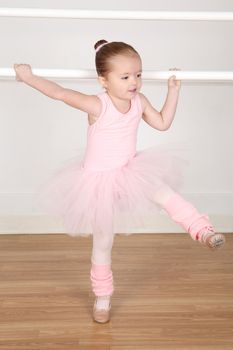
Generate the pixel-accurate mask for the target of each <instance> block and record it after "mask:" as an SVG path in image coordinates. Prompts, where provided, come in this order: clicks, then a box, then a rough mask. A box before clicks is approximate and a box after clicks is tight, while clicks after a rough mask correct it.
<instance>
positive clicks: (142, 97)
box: [138, 92, 150, 112]
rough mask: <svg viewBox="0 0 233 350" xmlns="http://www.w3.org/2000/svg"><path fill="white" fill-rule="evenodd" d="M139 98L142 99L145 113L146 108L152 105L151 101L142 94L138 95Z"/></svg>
mask: <svg viewBox="0 0 233 350" xmlns="http://www.w3.org/2000/svg"><path fill="white" fill-rule="evenodd" d="M138 96H139V98H140V102H141V106H142V112H144V111H145V109H146V107H147V106H148V105H150V102H149V100H148V99H147V97H146V96H145V95H143V94H142V93H141V92H139V93H138Z"/></svg>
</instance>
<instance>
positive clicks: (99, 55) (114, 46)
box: [94, 39, 140, 76]
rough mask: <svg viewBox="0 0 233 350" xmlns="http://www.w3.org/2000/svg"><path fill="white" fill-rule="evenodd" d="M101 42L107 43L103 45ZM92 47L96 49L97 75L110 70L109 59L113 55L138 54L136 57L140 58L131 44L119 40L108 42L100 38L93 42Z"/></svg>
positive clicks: (104, 74)
mask: <svg viewBox="0 0 233 350" xmlns="http://www.w3.org/2000/svg"><path fill="white" fill-rule="evenodd" d="M103 44H107V45H103ZM101 45H103V46H102V47H100V48H99V50H97V49H98V47H99V46H101ZM94 48H95V50H97V52H96V55H95V66H96V71H97V74H98V75H99V76H106V74H107V73H109V72H110V71H111V67H110V60H111V58H113V57H114V56H117V55H127V56H134V55H138V57H139V58H140V55H139V53H138V52H137V51H136V50H135V49H134V48H133V47H132V46H131V45H129V44H126V43H124V42H121V41H111V42H108V41H107V40H104V39H102V40H99V41H97V42H96V43H95V45H94Z"/></svg>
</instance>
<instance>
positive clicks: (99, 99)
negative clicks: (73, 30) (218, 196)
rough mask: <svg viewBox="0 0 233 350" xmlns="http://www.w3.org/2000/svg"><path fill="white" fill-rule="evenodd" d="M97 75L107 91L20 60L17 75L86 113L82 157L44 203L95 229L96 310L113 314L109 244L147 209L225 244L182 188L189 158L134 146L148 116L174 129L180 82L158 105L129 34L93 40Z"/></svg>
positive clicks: (86, 231) (68, 220)
mask: <svg viewBox="0 0 233 350" xmlns="http://www.w3.org/2000/svg"><path fill="white" fill-rule="evenodd" d="M94 47H95V51H96V56H95V62H96V70H97V74H98V79H99V82H100V84H101V85H102V87H103V88H104V92H101V93H99V94H97V95H86V94H83V93H81V92H78V91H73V90H71V89H66V88H63V87H61V86H60V85H58V84H56V83H54V82H52V81H49V80H46V79H44V78H42V77H39V76H36V75H34V74H33V73H32V71H31V67H30V66H29V65H27V64H15V65H14V69H15V72H16V79H17V80H18V81H22V82H24V83H26V84H28V85H29V86H31V87H33V88H35V89H37V90H39V91H40V92H42V93H43V94H45V95H47V96H49V97H51V98H53V99H56V100H60V101H63V102H64V103H66V104H68V105H70V106H72V107H74V108H77V109H80V110H81V111H83V112H85V113H87V114H88V121H89V126H88V130H87V147H86V151H85V154H84V157H83V158H82V159H81V160H78V159H76V161H75V162H74V163H72V164H71V163H69V164H68V165H66V166H63V167H61V168H60V169H59V171H58V172H57V173H56V174H54V175H53V176H52V178H51V179H50V180H49V181H48V183H47V184H46V185H44V187H42V190H41V193H40V195H41V198H42V199H43V200H42V202H43V203H44V204H45V207H46V210H48V211H49V212H50V213H52V214H54V215H58V217H60V218H62V219H63V223H64V226H65V227H66V230H67V233H68V234H69V235H71V236H78V235H79V236H82V235H84V236H87V235H90V234H92V235H93V249H92V257H91V270H90V280H91V284H92V290H93V293H94V294H95V296H96V298H95V303H94V307H93V318H94V320H95V321H97V322H102V323H104V322H107V321H109V319H110V308H111V301H110V300H111V298H110V297H111V296H112V294H113V291H114V285H113V274H112V270H111V262H112V261H111V250H112V246H113V240H114V235H115V234H116V233H119V232H122V231H121V230H123V232H124V234H126V235H127V234H129V232H127V229H129V230H130V228H133V227H135V225H138V226H139V227H143V226H145V225H146V220H148V214H149V213H151V214H156V213H157V212H158V211H160V210H162V209H164V210H165V211H166V212H167V213H168V215H169V216H170V217H171V218H172V219H173V220H174V221H175V222H176V223H178V224H180V225H181V226H182V227H183V228H184V229H185V230H186V231H187V232H188V233H189V234H190V236H191V238H192V239H193V240H196V241H199V242H201V243H203V244H205V245H207V246H208V247H210V248H217V247H220V246H222V245H223V244H224V242H225V238H224V236H223V235H222V234H220V233H216V232H215V230H214V228H213V226H212V225H211V223H210V221H209V217H208V216H207V215H204V214H200V213H199V212H198V211H197V210H196V209H195V207H194V206H192V204H191V203H189V202H188V201H186V200H185V199H184V198H183V197H182V196H181V195H180V194H179V193H178V192H176V191H177V190H178V189H179V188H180V186H181V184H182V180H181V179H182V171H183V167H184V165H185V161H184V160H183V159H181V158H180V157H178V156H177V155H176V154H175V150H174V149H173V150H171V149H166V148H165V147H161V146H160V147H158V146H156V147H152V148H149V149H146V150H142V151H138V152H137V151H136V140H137V129H138V126H139V122H140V121H141V119H143V120H144V121H145V122H146V123H148V124H149V125H150V126H151V127H152V128H154V129H157V130H160V131H165V130H168V129H169V128H170V126H171V124H172V121H173V119H174V115H175V111H176V106H177V102H178V97H179V90H180V86H181V82H180V81H179V80H176V77H175V76H174V75H173V76H171V77H170V78H169V80H168V93H167V98H166V101H165V103H164V106H163V108H162V110H161V112H158V111H157V110H156V109H155V108H154V107H153V106H152V105H151V104H150V102H149V101H148V99H147V98H146V97H145V96H144V95H143V94H142V93H140V92H139V91H140V88H141V85H142V81H141V73H142V63H141V58H140V56H139V54H138V52H137V51H136V50H135V49H134V48H133V47H132V46H130V45H128V44H126V43H123V42H107V41H106V40H99V41H98V42H97V43H96V44H95V46H94Z"/></svg>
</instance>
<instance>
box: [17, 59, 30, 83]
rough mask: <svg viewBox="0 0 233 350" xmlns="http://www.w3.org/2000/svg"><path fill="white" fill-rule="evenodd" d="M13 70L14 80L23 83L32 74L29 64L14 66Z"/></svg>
mask: <svg viewBox="0 0 233 350" xmlns="http://www.w3.org/2000/svg"><path fill="white" fill-rule="evenodd" d="M14 70H15V74H16V75H15V78H16V80H17V81H24V80H27V78H30V77H31V76H32V75H33V74H32V69H31V66H30V65H29V64H23V63H21V64H17V63H15V64H14Z"/></svg>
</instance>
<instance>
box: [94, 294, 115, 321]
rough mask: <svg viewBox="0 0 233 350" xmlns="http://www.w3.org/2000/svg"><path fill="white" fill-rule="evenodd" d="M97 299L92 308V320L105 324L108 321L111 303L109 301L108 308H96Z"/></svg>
mask: <svg viewBox="0 0 233 350" xmlns="http://www.w3.org/2000/svg"><path fill="white" fill-rule="evenodd" d="M97 301H98V297H97V298H96V299H95V302H94V306H93V319H94V321H96V322H98V323H106V322H108V321H109V320H110V310H111V301H110V299H109V306H108V308H97Z"/></svg>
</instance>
